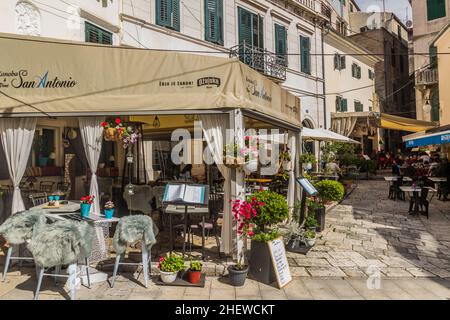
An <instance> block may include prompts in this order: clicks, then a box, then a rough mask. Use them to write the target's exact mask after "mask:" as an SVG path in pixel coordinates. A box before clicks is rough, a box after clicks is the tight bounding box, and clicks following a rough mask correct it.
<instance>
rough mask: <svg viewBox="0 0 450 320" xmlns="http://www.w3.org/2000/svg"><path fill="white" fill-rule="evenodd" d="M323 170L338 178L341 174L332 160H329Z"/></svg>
mask: <svg viewBox="0 0 450 320" xmlns="http://www.w3.org/2000/svg"><path fill="white" fill-rule="evenodd" d="M325 170H326V171H328V172H331V173H332V174H333V175H335V176H340V175H341V173H342V171H341V168H339V165H338V164H337V163H336V161H335V160H334V159H331V160H330V162H328V163H327V165H326V166H325Z"/></svg>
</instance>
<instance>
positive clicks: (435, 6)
mask: <svg viewBox="0 0 450 320" xmlns="http://www.w3.org/2000/svg"><path fill="white" fill-rule="evenodd" d="M445 16H446V8H445V0H427V18H428V21H431V20H435V19H439V18H442V17H445Z"/></svg>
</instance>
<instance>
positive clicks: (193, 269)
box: [187, 261, 203, 284]
mask: <svg viewBox="0 0 450 320" xmlns="http://www.w3.org/2000/svg"><path fill="white" fill-rule="evenodd" d="M202 266H203V264H202V263H201V262H200V261H191V262H190V264H189V270H188V274H187V276H188V281H189V282H190V283H193V284H196V283H199V282H200V279H201V276H202Z"/></svg>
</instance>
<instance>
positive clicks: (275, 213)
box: [251, 190, 289, 231]
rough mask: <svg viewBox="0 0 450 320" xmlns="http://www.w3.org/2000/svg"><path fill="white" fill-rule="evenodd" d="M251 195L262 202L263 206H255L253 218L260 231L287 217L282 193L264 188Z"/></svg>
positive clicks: (287, 213) (287, 211) (285, 203)
mask: <svg viewBox="0 0 450 320" xmlns="http://www.w3.org/2000/svg"><path fill="white" fill-rule="evenodd" d="M251 197H255V198H256V200H257V201H259V202H263V203H264V205H263V206H261V207H258V208H257V214H256V217H255V218H254V219H253V222H254V223H255V224H256V225H257V226H258V229H260V230H261V231H264V227H265V226H270V225H273V224H276V223H280V222H282V221H284V220H286V219H287V218H288V217H289V209H288V204H287V201H286V199H285V198H284V197H283V196H282V195H280V194H278V193H276V192H273V191H266V190H265V191H258V192H255V193H254V194H253V195H252V196H251Z"/></svg>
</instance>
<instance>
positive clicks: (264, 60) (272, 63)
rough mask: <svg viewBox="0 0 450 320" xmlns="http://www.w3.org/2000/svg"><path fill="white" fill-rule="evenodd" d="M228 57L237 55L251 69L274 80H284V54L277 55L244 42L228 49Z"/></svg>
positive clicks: (285, 65) (285, 60)
mask: <svg viewBox="0 0 450 320" xmlns="http://www.w3.org/2000/svg"><path fill="white" fill-rule="evenodd" d="M230 57H238V58H239V60H241V61H242V62H243V63H245V64H246V65H248V66H249V67H251V68H252V69H255V70H256V71H258V72H260V73H262V74H264V75H266V76H268V77H270V78H272V79H274V80H276V81H279V82H283V81H286V69H287V59H286V56H279V55H276V54H275V53H273V52H270V51H267V50H265V49H261V48H258V47H255V46H252V45H249V44H247V43H245V42H244V43H243V44H240V45H238V46H235V47H232V48H231V49H230Z"/></svg>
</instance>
